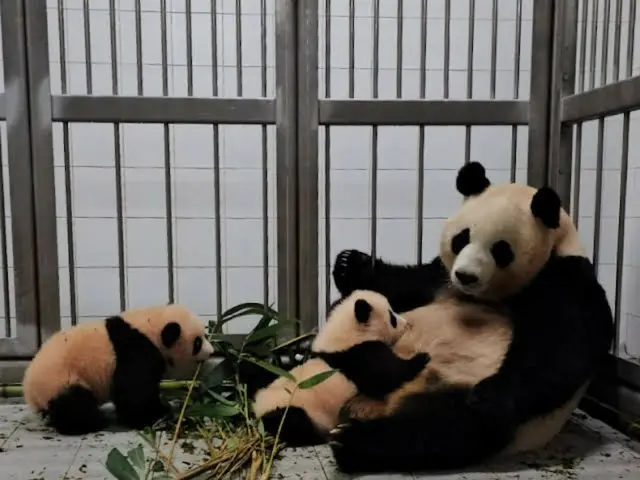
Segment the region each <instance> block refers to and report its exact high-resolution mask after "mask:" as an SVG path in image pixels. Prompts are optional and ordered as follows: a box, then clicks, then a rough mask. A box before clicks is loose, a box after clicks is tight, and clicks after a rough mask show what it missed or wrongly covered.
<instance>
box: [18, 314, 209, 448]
mask: <svg viewBox="0 0 640 480" xmlns="http://www.w3.org/2000/svg"><path fill="white" fill-rule="evenodd" d="M212 355H213V346H212V345H211V343H209V341H208V340H207V338H206V336H205V329H204V323H203V322H202V320H200V319H199V318H198V317H197V316H195V315H194V314H193V313H192V312H191V311H190V310H188V309H187V308H186V307H184V306H181V305H177V304H169V305H162V306H154V307H148V308H139V309H134V310H128V311H125V312H123V313H121V314H120V315H116V316H113V317H109V318H107V319H105V320H98V321H93V322H86V323H82V324H79V325H76V326H74V327H71V328H69V329H65V330H61V331H59V332H57V333H55V334H54V335H53V336H52V337H51V338H49V339H48V340H47V341H46V342H45V343H44V344H43V345H42V347H41V348H40V350H39V351H38V352H37V354H36V355H35V357H34V358H33V360H32V361H31V363H30V364H29V367H28V368H27V370H26V372H25V375H24V379H23V382H22V383H23V390H24V397H25V400H26V402H27V404H28V405H29V406H30V407H31V409H32V410H34V411H35V412H38V413H41V414H42V415H43V417H44V418H45V419H46V420H47V421H48V424H49V425H50V426H52V427H53V428H54V429H55V430H56V431H57V432H58V433H61V434H64V435H82V434H85V433H90V432H95V431H99V430H102V429H103V428H106V427H107V424H108V421H107V418H106V417H105V416H104V414H103V413H102V412H101V411H100V409H99V407H100V406H101V405H102V404H104V403H107V402H109V401H112V402H113V403H114V405H115V407H116V415H117V418H118V422H119V423H120V424H122V425H123V426H125V427H128V428H132V429H136V430H139V429H142V428H144V427H146V426H150V425H152V424H153V423H155V422H156V421H157V420H159V419H160V418H162V417H163V416H164V415H165V414H167V413H168V410H169V407H168V406H167V405H165V404H163V403H162V402H161V400H160V381H161V379H162V377H163V375H164V374H165V371H166V369H167V367H177V368H184V369H187V368H193V367H195V366H196V364H197V363H199V362H202V361H204V360H207V359H208V358H210V357H211V356H212Z"/></svg>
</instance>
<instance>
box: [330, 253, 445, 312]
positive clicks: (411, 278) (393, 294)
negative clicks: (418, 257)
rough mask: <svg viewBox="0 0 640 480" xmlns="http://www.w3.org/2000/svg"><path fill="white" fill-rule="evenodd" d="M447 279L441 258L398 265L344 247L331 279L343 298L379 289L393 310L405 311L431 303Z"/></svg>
mask: <svg viewBox="0 0 640 480" xmlns="http://www.w3.org/2000/svg"><path fill="white" fill-rule="evenodd" d="M448 278H449V277H448V273H447V270H446V268H445V266H444V264H443V263H442V261H441V260H440V257H436V258H435V259H434V260H433V261H432V262H431V263H427V264H422V265H418V266H413V265H411V266H410V265H406V266H400V265H391V264H389V263H386V262H384V261H383V260H381V259H376V260H375V261H373V260H372V258H371V256H370V255H367V254H366V253H363V252H360V251H358V250H344V251H342V252H341V253H339V254H338V256H337V258H336V260H335V263H334V266H333V281H334V283H335V285H336V288H337V289H338V292H339V293H340V295H342V296H343V297H346V296H348V295H350V294H351V293H352V292H353V291H354V290H357V289H363V290H373V291H376V292H380V293H383V294H384V295H385V296H386V297H387V300H388V301H389V303H390V304H391V308H392V309H393V310H394V311H396V312H408V311H409V310H413V309H414V308H417V307H420V306H422V305H426V304H427V303H430V302H432V301H433V299H434V294H435V292H436V291H437V290H438V288H440V287H441V286H443V285H445V284H446V283H447V281H448ZM338 303H339V301H336V302H334V305H336V304H338Z"/></svg>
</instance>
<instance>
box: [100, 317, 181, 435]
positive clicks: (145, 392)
mask: <svg viewBox="0 0 640 480" xmlns="http://www.w3.org/2000/svg"><path fill="white" fill-rule="evenodd" d="M169 325H170V324H169ZM106 327H107V333H108V334H109V339H110V340H111V343H112V344H113V349H114V351H115V355H116V368H115V371H114V373H113V378H112V387H111V398H112V400H113V403H114V405H115V407H116V414H117V416H118V421H119V422H120V423H122V424H123V425H124V426H126V427H128V428H132V429H136V430H140V429H143V428H145V427H147V426H150V425H152V424H153V423H155V422H156V421H157V420H159V419H160V418H162V417H163V416H164V415H166V414H167V413H168V412H169V407H168V406H166V405H164V404H163V403H162V401H161V400H160V380H161V379H162V375H163V374H164V372H165V369H166V366H167V362H166V360H165V359H164V357H163V356H162V354H161V353H160V351H159V350H158V349H157V348H156V346H155V345H154V344H153V343H152V342H151V340H149V339H148V338H147V337H146V336H145V335H144V334H142V333H141V332H140V331H138V330H136V329H135V328H133V327H132V326H131V325H129V324H128V323H127V322H125V321H124V319H123V318H122V317H119V316H115V317H110V318H108V319H107V320H106Z"/></svg>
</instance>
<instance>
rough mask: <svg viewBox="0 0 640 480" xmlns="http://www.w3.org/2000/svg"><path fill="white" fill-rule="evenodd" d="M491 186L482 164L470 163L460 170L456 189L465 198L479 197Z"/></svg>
mask: <svg viewBox="0 0 640 480" xmlns="http://www.w3.org/2000/svg"><path fill="white" fill-rule="evenodd" d="M489 185H491V182H490V181H489V179H488V178H487V175H486V172H485V170H484V167H483V166H482V164H481V163H478V162H470V163H467V164H466V165H465V166H464V167H462V168H461V169H460V170H458V176H457V177H456V188H457V189H458V192H460V193H461V194H462V195H464V196H465V197H470V196H472V195H478V194H480V193H482V192H484V191H485V190H486V189H487V187H488V186H489Z"/></svg>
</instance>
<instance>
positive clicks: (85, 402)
mask: <svg viewBox="0 0 640 480" xmlns="http://www.w3.org/2000/svg"><path fill="white" fill-rule="evenodd" d="M44 417H45V419H46V420H47V423H48V425H49V426H51V427H53V428H54V429H55V430H56V431H57V432H58V433H60V434H61V435H84V434H87V433H93V432H98V431H100V430H103V429H104V428H106V427H107V425H108V420H107V418H106V417H105V416H104V414H103V413H102V412H101V411H100V407H99V405H98V402H97V400H96V397H95V396H94V395H93V393H91V391H90V390H87V389H86V388H84V387H81V386H79V385H72V386H70V387H68V388H66V389H65V390H64V391H63V392H62V393H60V395H58V396H57V397H56V398H53V399H52V400H51V401H50V402H49V405H48V409H47V411H46V412H44Z"/></svg>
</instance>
